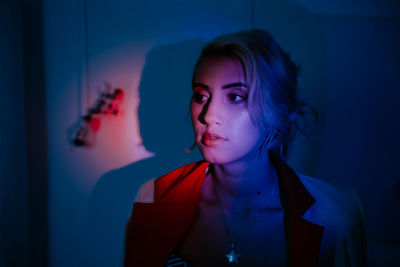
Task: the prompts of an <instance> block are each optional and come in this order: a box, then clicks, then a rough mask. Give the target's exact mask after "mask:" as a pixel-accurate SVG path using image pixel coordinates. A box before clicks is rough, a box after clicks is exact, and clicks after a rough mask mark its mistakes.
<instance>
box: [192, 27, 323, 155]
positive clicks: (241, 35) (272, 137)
mask: <svg viewBox="0 0 400 267" xmlns="http://www.w3.org/2000/svg"><path fill="white" fill-rule="evenodd" d="M209 57H229V58H232V59H235V60H238V61H239V62H240V63H241V65H242V67H243V70H244V74H245V79H246V84H247V86H248V87H249V88H250V90H249V98H248V100H249V101H248V103H247V105H248V106H247V107H248V110H249V113H250V116H251V119H252V120H253V123H254V124H255V125H256V126H257V127H259V128H260V129H261V130H262V131H263V133H264V134H265V139H264V142H263V143H262V144H261V146H260V150H259V151H265V150H273V152H275V154H277V155H278V156H280V157H281V158H283V159H284V158H285V157H286V155H287V152H288V149H289V147H290V145H291V143H292V141H293V139H294V136H295V134H296V130H300V131H301V132H303V133H305V132H306V131H307V130H306V129H305V128H304V127H300V125H299V124H300V123H299V122H300V121H301V120H300V119H301V118H303V117H304V116H305V115H306V114H308V112H307V111H306V108H307V107H310V106H308V105H306V104H305V103H304V102H302V101H300V100H299V98H298V96H297V78H298V75H299V72H300V68H299V67H298V66H297V65H296V64H295V63H294V62H293V61H292V60H291V58H290V56H289V55H288V54H287V53H286V52H285V51H283V50H282V48H281V47H280V46H279V45H278V44H277V43H276V42H275V40H274V39H273V37H272V36H271V34H269V33H268V32H267V31H264V30H259V29H254V30H247V31H240V32H236V33H232V34H226V35H222V36H219V37H217V38H215V39H213V40H211V41H210V42H209V43H208V44H207V45H206V46H205V47H204V48H203V49H202V52H201V55H200V57H199V59H198V61H197V63H196V65H195V68H194V72H193V80H194V78H195V75H196V72H197V70H198V67H199V66H200V63H201V62H202V61H203V59H205V58H209ZM310 109H311V111H312V112H313V113H314V115H315V122H316V121H317V119H318V114H317V113H316V111H315V110H314V109H313V108H310ZM304 121H305V120H303V122H304ZM303 126H306V125H303Z"/></svg>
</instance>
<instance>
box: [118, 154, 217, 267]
mask: <svg viewBox="0 0 400 267" xmlns="http://www.w3.org/2000/svg"><path fill="white" fill-rule="evenodd" d="M208 165H209V163H208V162H205V161H201V162H196V163H192V164H189V165H186V166H184V167H181V168H179V169H177V170H175V171H172V172H170V173H168V174H167V175H164V176H162V177H161V178H159V179H157V180H156V183H155V191H154V200H155V202H154V203H135V205H134V208H133V213H132V216H131V220H130V221H131V224H130V225H129V228H128V233H127V242H126V257H125V266H126V267H127V266H165V262H166V261H167V259H168V257H169V255H170V254H171V252H173V250H174V249H175V248H176V247H177V246H178V244H179V241H180V240H181V238H182V237H183V236H184V234H185V231H186V230H187V229H188V228H189V226H190V223H191V222H192V220H193V219H194V218H195V212H196V209H197V205H198V202H199V197H200V193H201V187H202V185H203V181H204V178H205V176H206V168H207V167H208ZM185 178H186V179H185Z"/></svg>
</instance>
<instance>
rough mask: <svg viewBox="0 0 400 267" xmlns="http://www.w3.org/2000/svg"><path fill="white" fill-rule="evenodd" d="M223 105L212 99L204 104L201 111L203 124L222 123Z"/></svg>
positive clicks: (200, 117)
mask: <svg viewBox="0 0 400 267" xmlns="http://www.w3.org/2000/svg"><path fill="white" fill-rule="evenodd" d="M220 113H221V107H220V105H219V104H218V102H217V101H215V100H213V99H210V100H209V101H208V102H207V103H206V104H205V105H204V106H203V109H202V111H201V113H200V116H199V120H200V122H201V123H203V124H207V125H212V124H217V125H221V123H222V120H221V114H220Z"/></svg>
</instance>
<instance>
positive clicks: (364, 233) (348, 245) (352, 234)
mask: <svg viewBox="0 0 400 267" xmlns="http://www.w3.org/2000/svg"><path fill="white" fill-rule="evenodd" d="M348 196H349V198H350V199H352V201H351V202H352V204H351V205H350V206H352V208H351V209H350V211H351V213H352V214H351V216H350V217H351V220H350V221H349V223H348V227H346V228H347V229H346V231H345V233H343V239H342V240H341V242H343V243H342V246H340V248H337V251H336V253H335V266H338V267H339V266H351V267H353V266H368V267H370V266H374V260H373V249H372V247H371V242H370V241H369V234H368V227H367V223H366V219H365V213H364V210H363V207H362V205H361V201H360V199H359V198H358V196H357V194H356V192H354V190H351V189H349V190H348Z"/></svg>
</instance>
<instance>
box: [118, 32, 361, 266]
mask: <svg viewBox="0 0 400 267" xmlns="http://www.w3.org/2000/svg"><path fill="white" fill-rule="evenodd" d="M297 77H298V68H297V66H296V65H295V64H294V63H293V62H292V61H291V59H290V58H289V56H288V55H287V54H286V53H285V52H284V51H283V50H282V49H281V48H280V47H279V46H278V44H277V43H276V42H275V41H274V40H273V38H272V37H271V35H270V34H269V33H267V32H266V31H263V30H249V31H242V32H238V33H234V34H229V35H224V36H221V37H218V38H216V39H214V40H212V41H211V42H210V43H209V44H208V45H207V46H206V47H205V48H204V49H203V50H202V54H201V55H200V58H199V60H198V62H197V64H196V66H195V69H194V74H193V83H192V86H193V97H192V100H191V115H192V121H193V129H194V136H195V142H196V144H197V146H198V148H199V149H200V151H201V153H202V155H203V157H204V161H201V162H195V163H192V164H189V165H186V166H183V167H181V168H179V169H177V170H175V171H172V172H170V173H168V174H166V175H164V176H163V177H160V178H158V179H152V180H150V181H149V182H147V183H146V184H144V185H143V186H142V188H141V190H140V192H139V195H138V198H137V202H136V203H135V205H134V209H133V212H132V216H131V218H130V223H129V228H128V234H127V247H126V257H125V266H228V265H237V266H317V265H320V266H365V265H366V264H367V263H368V260H367V251H366V250H367V246H366V236H365V231H364V224H363V219H362V218H363V217H362V212H361V211H362V210H361V208H360V205H359V201H358V199H357V197H356V196H355V194H354V193H353V192H352V191H351V190H345V189H339V188H336V187H333V186H331V185H328V184H327V183H325V182H322V181H319V180H317V179H314V178H310V177H306V176H304V175H300V174H297V173H296V172H294V171H293V170H292V169H291V168H290V167H288V166H287V165H286V164H285V163H284V159H285V157H286V154H287V151H288V148H289V146H290V144H291V142H292V140H293V138H294V135H295V133H296V130H297V126H296V125H297V121H298V119H299V118H300V117H301V114H304V112H303V110H302V109H303V107H304V105H303V104H302V103H301V102H300V101H299V99H298V98H297ZM178 264H182V265H178ZM185 264H186V265H185Z"/></svg>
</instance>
